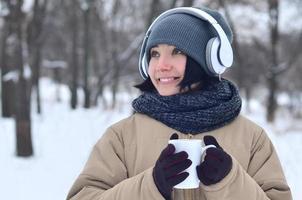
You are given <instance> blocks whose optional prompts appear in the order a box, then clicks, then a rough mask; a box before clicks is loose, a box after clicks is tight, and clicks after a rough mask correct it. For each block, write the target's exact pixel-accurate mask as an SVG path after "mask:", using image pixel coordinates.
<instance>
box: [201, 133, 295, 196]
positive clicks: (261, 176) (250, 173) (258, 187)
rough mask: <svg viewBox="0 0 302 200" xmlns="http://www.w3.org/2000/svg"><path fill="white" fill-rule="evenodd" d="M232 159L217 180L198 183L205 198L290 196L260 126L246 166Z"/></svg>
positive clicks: (276, 158)
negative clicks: (231, 164) (225, 171)
mask: <svg viewBox="0 0 302 200" xmlns="http://www.w3.org/2000/svg"><path fill="white" fill-rule="evenodd" d="M232 160H233V167H232V170H231V172H230V173H229V174H228V175H227V176H226V177H225V178H224V179H223V180H222V181H221V182H219V183H217V184H215V185H210V186H205V185H202V186H201V187H202V190H203V191H204V193H205V195H206V197H207V198H206V199H224V200H233V199H245V200H292V196H291V192H290V188H289V186H288V185H287V183H286V180H285V177H284V174H283V170H282V167H281V164H280V161H279V159H278V156H277V153H276V151H275V149H274V147H273V144H272V143H271V141H270V139H269V138H268V137H267V135H266V134H265V132H264V131H263V130H262V132H261V134H260V136H259V137H258V138H257V140H256V142H255V145H253V147H252V150H251V158H250V162H249V166H248V169H247V170H245V169H244V168H243V167H242V166H241V165H240V164H239V162H237V160H236V159H235V158H234V157H232Z"/></svg>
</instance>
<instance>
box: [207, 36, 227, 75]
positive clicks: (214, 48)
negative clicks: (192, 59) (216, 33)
mask: <svg viewBox="0 0 302 200" xmlns="http://www.w3.org/2000/svg"><path fill="white" fill-rule="evenodd" d="M219 46H220V41H219V38H218V37H214V38H211V39H210V40H209V42H208V43H207V47H206V63H207V70H208V71H209V72H210V73H211V74H212V75H214V76H217V75H219V74H222V73H223V72H224V71H225V69H226V67H225V66H223V65H222V64H221V63H220V61H219V58H218V56H219V52H218V51H219Z"/></svg>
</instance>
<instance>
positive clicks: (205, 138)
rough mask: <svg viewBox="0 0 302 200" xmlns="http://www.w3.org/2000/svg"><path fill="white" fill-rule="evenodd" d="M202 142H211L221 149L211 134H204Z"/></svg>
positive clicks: (208, 143)
mask: <svg viewBox="0 0 302 200" xmlns="http://www.w3.org/2000/svg"><path fill="white" fill-rule="evenodd" d="M203 142H204V144H205V145H210V144H213V145H215V146H216V147H217V148H219V149H222V148H221V146H220V145H219V144H218V142H217V140H216V139H215V138H214V137H213V136H211V135H206V136H204V138H203Z"/></svg>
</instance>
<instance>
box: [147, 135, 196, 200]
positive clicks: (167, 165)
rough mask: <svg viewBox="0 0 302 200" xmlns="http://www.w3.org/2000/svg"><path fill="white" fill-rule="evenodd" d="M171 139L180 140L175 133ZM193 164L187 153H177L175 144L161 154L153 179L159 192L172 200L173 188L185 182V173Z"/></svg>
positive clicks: (186, 174) (186, 175)
mask: <svg viewBox="0 0 302 200" xmlns="http://www.w3.org/2000/svg"><path fill="white" fill-rule="evenodd" d="M170 139H178V135H177V134H176V133H174V134H173V135H172V136H171V137H170ZM191 164H192V161H191V160H189V159H188V154H187V153H186V152H185V151H181V152H178V153H175V147H174V145H173V144H169V145H168V146H167V147H166V148H165V149H164V150H163V151H162V152H161V154H160V156H159V158H158V160H157V161H156V163H155V167H154V168H153V179H154V182H155V185H156V187H157V189H158V190H159V192H160V193H161V194H162V196H163V197H164V198H165V199H171V193H172V189H173V186H175V185H177V184H178V183H181V182H182V181H184V180H185V179H186V178H187V177H188V176H189V173H188V172H183V171H184V170H185V169H187V168H188V167H189V166H190V165H191Z"/></svg>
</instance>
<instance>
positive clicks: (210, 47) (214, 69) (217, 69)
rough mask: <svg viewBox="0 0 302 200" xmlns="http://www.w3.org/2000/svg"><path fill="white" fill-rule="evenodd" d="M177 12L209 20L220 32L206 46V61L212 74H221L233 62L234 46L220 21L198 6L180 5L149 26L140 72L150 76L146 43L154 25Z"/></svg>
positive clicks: (142, 74) (140, 57) (140, 58)
mask: <svg viewBox="0 0 302 200" xmlns="http://www.w3.org/2000/svg"><path fill="white" fill-rule="evenodd" d="M175 13H184V14H189V15H193V16H195V17H197V18H199V19H201V20H204V21H207V22H209V23H210V24H211V25H212V26H213V27H214V29H215V31H216V32H217V34H218V37H213V38H211V39H210V40H209V41H208V43H207V47H206V63H207V66H206V67H207V69H208V71H209V72H210V73H211V75H212V76H220V75H221V74H222V73H223V72H224V71H225V70H226V68H229V67H231V65H232V63H233V50H232V46H231V44H230V42H229V40H228V38H227V36H226V34H225V32H224V31H223V29H222V28H221V26H220V25H219V24H218V22H217V21H216V20H215V19H214V17H212V16H211V15H210V14H208V13H207V12H205V11H203V10H200V9H198V8H192V7H178V8H173V9H170V10H167V11H165V12H164V13H162V14H160V15H159V16H158V17H157V18H156V19H155V20H154V21H153V23H152V24H151V25H150V27H149V28H148V30H147V32H146V35H145V37H144V40H143V43H142V47H141V50H140V55H139V72H140V74H141V76H142V77H143V78H144V79H147V78H148V61H147V53H148V52H145V51H146V45H147V41H148V37H149V35H150V33H151V31H152V27H153V26H154V24H156V22H158V21H160V20H161V19H162V18H165V17H167V16H169V15H172V14H175Z"/></svg>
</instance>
